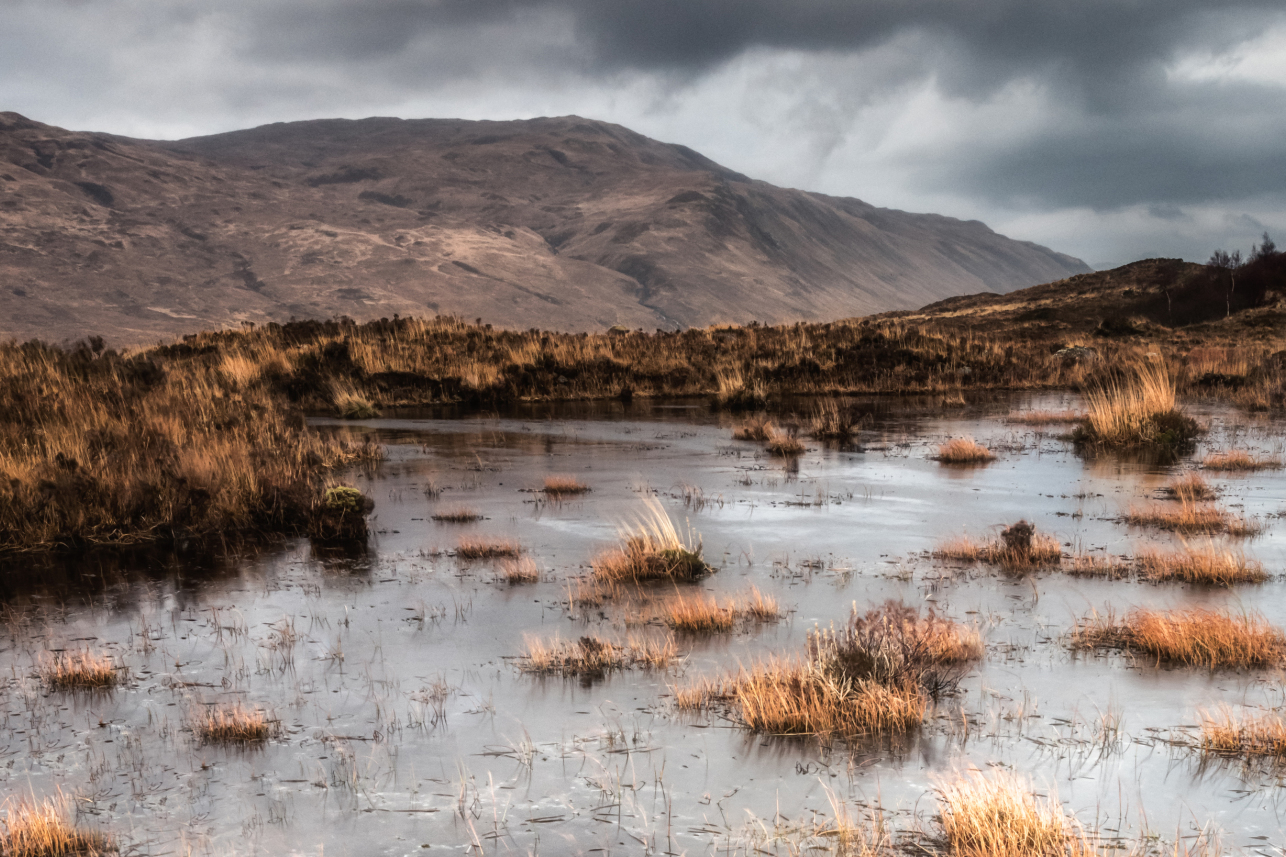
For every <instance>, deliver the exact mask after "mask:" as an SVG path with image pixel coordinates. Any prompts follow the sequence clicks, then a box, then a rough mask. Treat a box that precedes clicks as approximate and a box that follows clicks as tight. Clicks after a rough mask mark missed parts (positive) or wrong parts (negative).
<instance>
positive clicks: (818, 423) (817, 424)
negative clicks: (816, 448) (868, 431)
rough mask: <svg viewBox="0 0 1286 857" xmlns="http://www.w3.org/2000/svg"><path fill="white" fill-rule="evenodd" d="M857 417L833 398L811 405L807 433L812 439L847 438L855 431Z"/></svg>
mask: <svg viewBox="0 0 1286 857" xmlns="http://www.w3.org/2000/svg"><path fill="white" fill-rule="evenodd" d="M858 422H859V421H858V419H857V418H856V417H854V415H853V414H852V413H851V412H850V411H848V410H846V409H844V408H841V407H840V406H839V403H838V402H836V401H835V400H833V399H827V400H825V401H823V402H819V403H817V404H814V405H813V412H812V415H811V416H810V417H809V420H808V434H809V436H810V437H812V438H813V439H814V440H848V439H849V438H851V437H852V436H853V434H854V433H855V432H856V431H857V427H858Z"/></svg>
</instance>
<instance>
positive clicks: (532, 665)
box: [518, 636, 677, 676]
mask: <svg viewBox="0 0 1286 857" xmlns="http://www.w3.org/2000/svg"><path fill="white" fill-rule="evenodd" d="M675 657H677V653H676V651H675V647H674V640H673V639H668V638H667V639H665V640H660V641H658V640H652V639H631V640H628V641H627V642H625V643H623V644H622V643H611V642H608V641H607V640H603V639H601V638H599V637H593V636H584V637H581V638H580V639H578V640H576V641H575V642H568V641H565V640H560V639H557V638H555V639H553V640H537V639H534V638H530V637H529V638H527V641H526V651H525V652H524V653H523V655H522V657H521V659H520V660H519V664H518V666H519V669H521V670H522V671H523V672H528V673H538V674H542V675H562V676H602V675H604V674H606V673H608V672H612V671H615V670H622V669H625V668H627V667H639V668H643V669H664V668H665V667H667V666H669V665H670V663H671V662H672V661H673V660H674V659H675Z"/></svg>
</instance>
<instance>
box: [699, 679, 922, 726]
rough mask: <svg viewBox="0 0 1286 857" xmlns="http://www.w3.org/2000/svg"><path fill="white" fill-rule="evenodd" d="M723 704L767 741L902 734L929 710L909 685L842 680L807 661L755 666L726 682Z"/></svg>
mask: <svg viewBox="0 0 1286 857" xmlns="http://www.w3.org/2000/svg"><path fill="white" fill-rule="evenodd" d="M725 698H727V699H728V701H730V702H731V703H732V705H733V708H734V710H735V711H736V714H737V717H738V719H739V720H740V721H741V723H742V725H743V726H744V727H745V728H747V729H749V730H751V731H754V732H762V733H765V734H769V735H816V736H823V737H825V736H831V735H838V736H842V737H856V736H860V735H867V734H871V733H877V732H879V733H889V732H892V733H898V732H906V731H909V730H911V729H915V728H917V727H919V726H920V724H921V723H922V722H923V721H924V714H925V711H926V709H927V707H928V701H927V700H926V698H925V697H924V695H923V694H922V693H921V691H920V689H919V688H918V687H916V686H915V685H913V684H906V685H898V686H892V687H890V686H886V685H883V684H880V683H879V682H876V681H873V680H870V679H850V678H845V677H842V676H837V675H833V674H831V673H828V672H827V671H826V670H825V669H824V668H822V667H821V666H820V665H819V664H817V663H815V662H812V661H806V662H790V661H781V660H771V661H764V662H761V663H759V664H756V665H755V666H753V667H752V668H750V669H749V670H746V671H743V672H742V673H741V674H740V675H738V676H736V677H735V678H734V679H733V680H732V681H731V688H730V691H729V692H728V693H727V694H726V697H725Z"/></svg>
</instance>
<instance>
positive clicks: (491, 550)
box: [455, 537, 523, 559]
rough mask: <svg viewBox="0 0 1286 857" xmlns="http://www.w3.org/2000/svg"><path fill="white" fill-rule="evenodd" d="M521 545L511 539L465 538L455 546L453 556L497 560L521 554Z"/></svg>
mask: <svg viewBox="0 0 1286 857" xmlns="http://www.w3.org/2000/svg"><path fill="white" fill-rule="evenodd" d="M522 550H523V549H522V545H520V544H518V543H517V542H516V541H514V540H512V539H486V538H473V537H466V538H462V539H460V541H459V542H458V543H457V544H456V549H455V555H456V556H458V557H460V558H462V559H499V558H501V557H515V556H518V555H519V554H521V553H522Z"/></svg>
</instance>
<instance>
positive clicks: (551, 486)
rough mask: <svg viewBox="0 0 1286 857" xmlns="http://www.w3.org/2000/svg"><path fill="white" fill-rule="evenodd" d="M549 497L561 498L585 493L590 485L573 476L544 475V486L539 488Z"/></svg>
mask: <svg viewBox="0 0 1286 857" xmlns="http://www.w3.org/2000/svg"><path fill="white" fill-rule="evenodd" d="M540 490H541V491H544V492H545V493H546V494H547V495H549V496H550V497H553V498H555V499H561V498H563V497H575V496H577V495H580V494H586V493H588V492H589V491H590V487H589V486H588V485H586V484H585V483H584V482H581V481H580V480H579V479H577V478H576V477H575V476H546V477H545V486H544V487H543V488H541V489H540Z"/></svg>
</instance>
